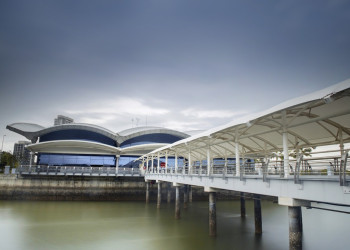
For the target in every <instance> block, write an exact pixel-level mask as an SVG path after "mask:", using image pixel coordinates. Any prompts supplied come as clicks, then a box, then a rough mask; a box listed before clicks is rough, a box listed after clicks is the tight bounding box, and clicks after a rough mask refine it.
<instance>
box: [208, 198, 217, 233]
mask: <svg viewBox="0 0 350 250" xmlns="http://www.w3.org/2000/svg"><path fill="white" fill-rule="evenodd" d="M209 236H212V237H215V236H216V192H209Z"/></svg>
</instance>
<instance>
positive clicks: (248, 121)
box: [145, 79, 350, 160]
mask: <svg viewBox="0 0 350 250" xmlns="http://www.w3.org/2000/svg"><path fill="white" fill-rule="evenodd" d="M283 131H286V132H287V133H288V146H289V148H295V147H296V146H297V145H298V147H315V146H321V145H332V144H337V143H339V142H340V134H342V135H343V136H342V140H343V142H344V143H346V142H350V79H348V80H346V81H343V82H341V83H339V84H336V85H333V86H330V87H328V88H325V89H323V90H320V91H317V92H314V93H312V94H309V95H305V96H302V97H298V98H294V99H292V100H289V101H286V102H283V103H281V104H279V105H277V106H275V107H272V108H270V109H268V110H265V111H263V112H259V113H256V114H251V115H248V116H243V117H240V118H237V119H235V120H233V121H231V122H230V123H228V124H226V125H224V126H220V127H216V128H213V129H210V130H207V131H205V132H203V133H200V134H197V135H194V136H192V137H189V138H186V139H183V140H181V141H177V142H175V143H173V144H171V145H168V146H165V147H162V148H159V149H157V150H155V151H153V152H151V153H149V154H148V155H151V154H153V155H157V154H158V152H159V153H161V154H165V151H168V153H170V154H175V152H176V153H177V155H179V156H181V155H182V156H184V157H187V156H188V152H189V150H191V154H192V155H193V158H194V159H197V160H199V159H206V151H207V149H208V147H210V148H211V151H212V155H211V156H212V157H217V158H221V157H225V156H226V157H232V156H234V155H235V141H236V140H238V141H239V144H240V148H239V150H240V151H241V153H242V154H245V155H261V156H265V155H266V154H268V153H269V152H276V151H281V150H282V149H283V145H282V142H283V140H282V133H283ZM145 157H146V156H145Z"/></svg>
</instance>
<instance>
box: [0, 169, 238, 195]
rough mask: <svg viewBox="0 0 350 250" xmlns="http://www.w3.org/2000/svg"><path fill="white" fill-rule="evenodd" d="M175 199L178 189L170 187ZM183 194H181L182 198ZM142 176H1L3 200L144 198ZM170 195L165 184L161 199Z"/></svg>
mask: <svg viewBox="0 0 350 250" xmlns="http://www.w3.org/2000/svg"><path fill="white" fill-rule="evenodd" d="M157 185H158V184H157V183H151V184H150V200H151V201H156V199H157V192H158V189H157V188H158V187H157ZM171 193H172V194H171V197H172V200H174V197H175V189H174V188H171ZM182 196H183V195H181V198H182V199H183V197H182ZM192 196H193V200H207V199H208V193H205V192H204V190H203V188H199V187H192ZM145 197H146V183H145V181H144V178H143V177H118V178H115V177H103V178H101V177H100V178H98V177H77V176H74V177H72V176H70V177H67V176H37V177H36V176H30V177H16V175H0V200H32V201H33V200H37V201H145ZM166 197H167V183H163V184H162V200H164V201H165V200H166ZM235 198H237V193H234V192H232V191H222V192H219V193H218V199H221V200H227V199H235Z"/></svg>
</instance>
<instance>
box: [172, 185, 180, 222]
mask: <svg viewBox="0 0 350 250" xmlns="http://www.w3.org/2000/svg"><path fill="white" fill-rule="evenodd" d="M174 186H175V219H177V220H178V219H180V218H181V215H180V211H181V210H180V186H179V185H178V184H174Z"/></svg>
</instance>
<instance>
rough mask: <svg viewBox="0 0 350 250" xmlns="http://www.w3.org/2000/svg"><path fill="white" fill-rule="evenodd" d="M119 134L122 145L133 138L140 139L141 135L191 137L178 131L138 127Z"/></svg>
mask: <svg viewBox="0 0 350 250" xmlns="http://www.w3.org/2000/svg"><path fill="white" fill-rule="evenodd" d="M118 134H119V135H120V137H119V140H118V142H119V143H120V144H121V143H123V142H125V141H127V140H129V139H131V138H134V137H138V136H141V135H149V134H168V135H174V136H177V137H180V138H187V137H189V135H188V134H185V133H182V132H179V131H176V130H172V129H167V128H160V127H136V128H131V129H127V130H123V131H121V132H119V133H118Z"/></svg>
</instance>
